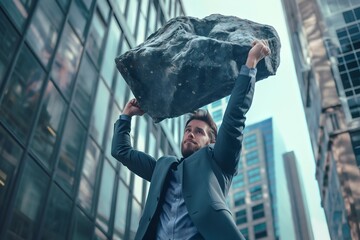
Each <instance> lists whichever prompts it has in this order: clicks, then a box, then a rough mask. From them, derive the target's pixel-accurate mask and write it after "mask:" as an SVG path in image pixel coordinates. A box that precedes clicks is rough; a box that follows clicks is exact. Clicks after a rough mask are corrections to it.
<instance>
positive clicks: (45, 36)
mask: <svg viewBox="0 0 360 240" xmlns="http://www.w3.org/2000/svg"><path fill="white" fill-rule="evenodd" d="M63 20H64V15H63V13H62V12H61V10H60V8H59V6H58V5H57V4H56V2H55V1H50V2H49V1H46V0H42V1H40V3H39V6H38V7H37V8H36V12H35V13H34V17H33V18H32V21H31V25H30V27H29V31H28V34H27V36H26V39H27V40H28V42H29V44H30V46H31V47H32V49H33V50H34V51H35V52H36V54H37V55H38V57H39V59H40V61H41V62H42V63H43V64H44V65H45V66H48V63H49V60H50V58H51V56H52V54H53V52H54V49H55V45H56V42H57V39H58V37H59V31H60V28H61V25H62V22H63Z"/></svg>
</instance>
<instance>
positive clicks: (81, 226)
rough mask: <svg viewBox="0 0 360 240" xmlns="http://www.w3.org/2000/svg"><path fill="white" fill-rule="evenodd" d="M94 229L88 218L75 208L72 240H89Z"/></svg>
mask: <svg viewBox="0 0 360 240" xmlns="http://www.w3.org/2000/svg"><path fill="white" fill-rule="evenodd" d="M93 232H94V227H93V224H92V222H91V221H90V220H89V218H88V217H87V216H86V215H85V214H84V213H83V212H82V211H81V210H80V209H78V208H76V216H75V226H74V233H73V239H76V240H89V239H92V236H93Z"/></svg>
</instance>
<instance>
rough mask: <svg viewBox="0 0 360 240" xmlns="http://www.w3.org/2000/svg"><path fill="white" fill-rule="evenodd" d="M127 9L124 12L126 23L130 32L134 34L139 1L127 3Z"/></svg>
mask: <svg viewBox="0 0 360 240" xmlns="http://www.w3.org/2000/svg"><path fill="white" fill-rule="evenodd" d="M127 2H128V7H127V12H126V21H127V24H128V26H129V27H130V30H131V32H132V33H133V34H134V33H135V26H136V17H137V13H138V6H139V1H127Z"/></svg>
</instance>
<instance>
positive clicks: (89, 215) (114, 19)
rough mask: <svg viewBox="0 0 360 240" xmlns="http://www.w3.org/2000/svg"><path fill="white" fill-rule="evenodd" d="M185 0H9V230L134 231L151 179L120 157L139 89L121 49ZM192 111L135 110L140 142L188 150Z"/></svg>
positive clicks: (0, 194)
mask: <svg viewBox="0 0 360 240" xmlns="http://www.w3.org/2000/svg"><path fill="white" fill-rule="evenodd" d="M179 15H184V9H183V6H182V2H181V0H174V1H167V0H123V1H116V0H86V1H85V0H72V1H71V0H53V1H47V0H38V1H17V0H4V1H0V43H1V44H0V238H1V239H51V240H53V239H133V238H134V234H135V231H136V230H137V226H138V222H139V219H140V215H141V211H142V208H143V206H144V202H145V198H146V193H147V189H148V184H147V183H146V182H144V181H143V180H142V179H140V178H138V177H135V176H134V175H133V174H132V173H130V172H129V171H128V170H127V169H126V168H125V167H123V166H122V165H121V164H119V163H118V162H117V161H116V160H115V159H113V158H112V157H111V154H110V146H111V144H110V143H111V138H112V131H113V123H114V122H115V121H116V119H117V118H118V115H119V114H120V113H121V111H122V108H123V106H124V104H125V103H126V102H127V101H128V100H129V99H130V98H131V97H132V93H131V91H129V88H128V87H127V85H126V83H125V81H124V79H123V78H122V77H121V75H120V74H119V73H118V71H117V70H116V68H115V64H114V59H115V57H116V56H117V55H119V54H121V53H124V52H125V51H127V50H128V49H130V48H132V47H135V46H136V45H137V44H139V43H141V42H143V41H144V39H145V37H146V36H149V35H150V34H151V33H153V32H154V31H155V30H156V29H157V28H159V27H160V26H161V25H163V24H164V23H165V22H166V21H167V20H169V19H170V18H172V17H175V16H179ZM183 125H184V119H183V118H182V117H180V118H177V119H174V120H166V121H163V122H161V123H160V124H156V125H155V124H153V123H152V120H151V119H149V118H147V117H146V116H144V117H141V118H136V119H133V126H134V127H133V131H132V135H131V137H132V140H133V144H134V146H135V147H136V148H138V149H140V150H143V151H145V152H147V153H149V154H151V155H153V156H154V157H157V156H160V155H163V154H176V155H179V154H180V150H179V146H180V141H181V132H182V129H183Z"/></svg>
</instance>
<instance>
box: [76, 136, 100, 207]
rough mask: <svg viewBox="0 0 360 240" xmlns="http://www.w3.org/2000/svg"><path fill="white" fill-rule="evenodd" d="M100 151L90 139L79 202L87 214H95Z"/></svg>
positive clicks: (82, 173)
mask: <svg viewBox="0 0 360 240" xmlns="http://www.w3.org/2000/svg"><path fill="white" fill-rule="evenodd" d="M99 155H100V150H99V148H98V147H97V145H96V144H95V142H94V141H92V140H91V139H89V141H88V144H87V147H86V152H85V156H84V163H83V168H82V172H81V180H80V188H79V193H78V194H79V195H78V200H79V203H80V206H82V207H83V208H84V209H85V210H86V211H87V212H89V213H91V214H93V211H92V209H93V205H94V190H95V183H96V181H97V178H98V172H99V171H97V169H98V168H99Z"/></svg>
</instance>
